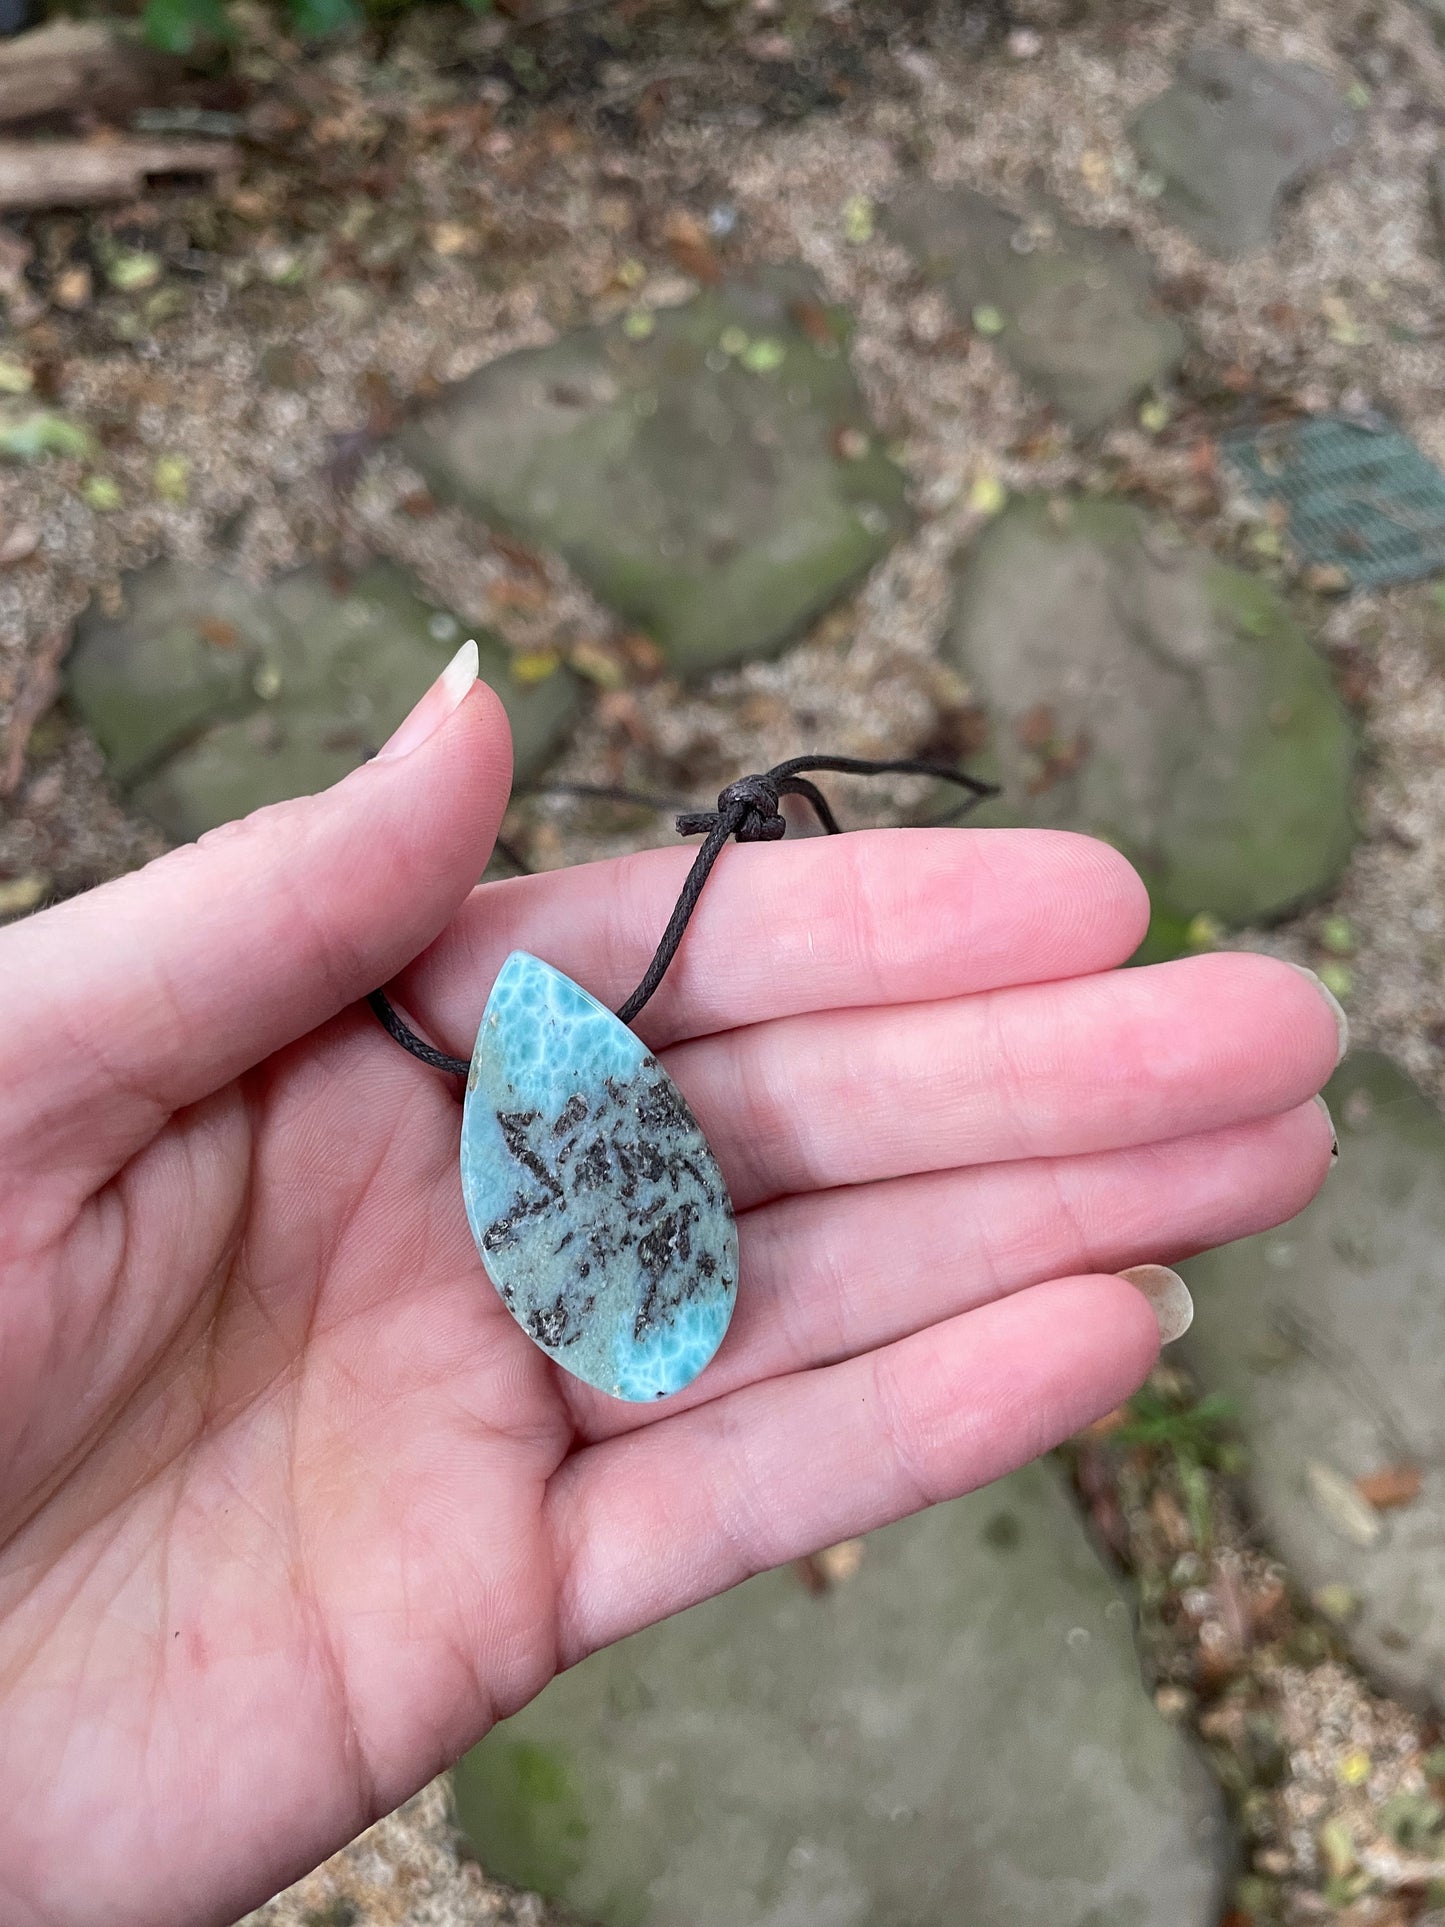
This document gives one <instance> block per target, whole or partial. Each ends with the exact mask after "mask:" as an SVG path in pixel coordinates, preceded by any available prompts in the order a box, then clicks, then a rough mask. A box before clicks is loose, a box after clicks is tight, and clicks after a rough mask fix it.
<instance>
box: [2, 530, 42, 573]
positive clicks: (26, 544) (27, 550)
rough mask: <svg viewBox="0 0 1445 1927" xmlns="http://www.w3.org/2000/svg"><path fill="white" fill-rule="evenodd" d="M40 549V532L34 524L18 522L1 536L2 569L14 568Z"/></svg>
mask: <svg viewBox="0 0 1445 1927" xmlns="http://www.w3.org/2000/svg"><path fill="white" fill-rule="evenodd" d="M39 547H40V531H39V529H38V528H36V526H35V524H34V523H33V522H16V523H14V524H13V525H12V526H11V527H10V528H8V529H6V531H5V533H4V534H3V535H0V569H11V568H14V566H15V564H16V563H17V562H23V561H24V560H25V558H26V557H27V556H30V555H34V553H35V551H36V550H37V549H38V548H39Z"/></svg>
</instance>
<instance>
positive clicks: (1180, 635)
mask: <svg viewBox="0 0 1445 1927" xmlns="http://www.w3.org/2000/svg"><path fill="white" fill-rule="evenodd" d="M945 649H946V651H947V653H948V654H949V655H950V656H951V658H952V660H953V661H954V662H955V663H956V665H957V667H958V668H959V669H960V670H961V671H962V672H963V674H964V675H965V676H966V677H967V679H968V681H969V684H970V686H971V688H972V690H973V691H974V694H975V696H976V697H977V699H978V701H979V703H980V704H981V705H982V707H983V709H984V711H985V713H986V716H987V719H988V724H989V746H988V749H987V751H986V753H985V754H984V755H983V756H982V757H980V758H979V759H978V761H977V762H976V764H975V765H974V767H976V768H977V769H978V771H979V773H980V774H985V775H990V774H991V775H993V776H995V777H996V778H997V780H999V781H1000V782H1001V783H1002V784H1003V786H1004V793H1003V795H1002V796H1001V797H1000V798H998V799H997V800H996V801H995V802H992V803H989V804H987V805H986V806H985V807H984V808H983V809H981V810H979V811H978V812H977V814H976V815H975V816H974V818H973V819H972V820H973V821H975V822H979V823H1010V824H1035V825H1042V826H1047V827H1052V828H1060V829H1073V830H1085V831H1088V832H1090V833H1091V834H1092V835H1095V836H1100V837H1103V838H1104V839H1105V840H1106V841H1108V842H1110V843H1113V844H1115V845H1116V846H1117V847H1118V848H1119V849H1121V850H1122V851H1123V852H1124V853H1125V855H1127V856H1128V857H1129V858H1130V859H1131V861H1132V862H1134V863H1135V865H1136V866H1137V867H1138V869H1139V870H1140V872H1141V874H1142V875H1143V877H1144V879H1145V881H1146V883H1147V884H1148V885H1149V889H1150V893H1151V896H1152V898H1153V902H1154V907H1155V915H1156V923H1157V926H1158V928H1159V929H1161V930H1166V931H1168V930H1172V931H1175V932H1176V933H1178V934H1180V935H1181V936H1182V933H1183V932H1184V931H1186V930H1187V929H1188V928H1189V927H1190V925H1191V924H1193V923H1194V921H1195V920H1196V919H1197V918H1199V917H1201V916H1203V917H1206V918H1210V919H1213V920H1215V921H1216V922H1218V923H1220V924H1223V925H1238V924H1245V923H1252V922H1257V921H1261V920H1267V919H1270V918H1274V917H1278V916H1280V915H1282V914H1283V913H1284V912H1285V911H1287V910H1289V909H1291V908H1292V907H1293V906H1295V905H1297V904H1300V903H1302V902H1305V901H1307V900H1308V899H1310V898H1312V897H1315V896H1318V895H1319V894H1320V893H1321V892H1322V891H1324V890H1326V889H1327V888H1328V887H1329V886H1330V884H1331V883H1333V882H1334V880H1335V879H1336V877H1337V876H1338V875H1339V873H1340V871H1341V869H1342V868H1343V866H1344V864H1345V861H1346V859H1347V858H1348V856H1349V853H1350V849H1351V847H1352V844H1353V840H1354V834H1355V828H1354V818H1353V813H1352V807H1351V787H1352V775H1353V767H1354V757H1355V736H1354V730H1353V728H1352V726H1351V724H1350V721H1349V718H1348V716H1347V714H1346V712H1345V709H1344V706H1343V704H1342V703H1341V701H1340V698H1339V696H1338V694H1337V692H1336V690H1335V688H1334V685H1333V683H1332V681H1331V678H1330V673H1329V668H1328V665H1327V664H1326V662H1325V661H1324V658H1323V657H1322V656H1321V655H1319V653H1318V652H1317V651H1316V650H1315V649H1314V648H1313V647H1312V645H1311V644H1310V642H1309V640H1308V638H1307V637H1306V636H1305V634H1304V632H1303V630H1302V629H1301V628H1300V626H1299V624H1298V623H1297V622H1296V621H1295V619H1294V617H1293V616H1292V615H1291V613H1290V611H1289V609H1288V607H1287V606H1286V604H1285V602H1284V601H1283V599H1282V598H1281V596H1280V595H1279V594H1278V592H1277V591H1276V590H1275V589H1274V588H1272V587H1271V586H1270V585H1269V584H1268V583H1266V582H1263V581H1261V580H1260V579H1259V578H1257V577H1255V576H1251V575H1248V574H1246V573H1245V572H1244V571H1242V570H1239V569H1235V568H1231V567H1228V566H1226V565H1225V564H1223V563H1221V562H1219V561H1217V560H1216V559H1215V558H1214V557H1213V556H1211V555H1209V554H1208V553H1206V552H1204V551H1202V550H1199V549H1197V548H1194V547H1192V546H1190V545H1187V544H1185V543H1183V542H1181V541H1180V540H1179V539H1178V538H1176V537H1175V536H1173V535H1172V534H1171V532H1170V531H1168V530H1166V529H1165V528H1163V527H1161V526H1160V525H1158V524H1157V523H1154V522H1152V521H1151V520H1150V519H1149V518H1148V517H1146V516H1145V515H1143V514H1142V513H1141V512H1140V511H1139V510H1137V509H1135V508H1132V507H1130V506H1127V505H1125V504H1122V503H1118V502H1108V501H1091V500H1078V501H1068V502H1053V503H1050V502H1047V501H1044V500H1042V499H1039V498H1027V499H1022V500H1020V501H1018V502H1016V503H1015V504H1013V505H1012V506H1011V507H1010V508H1008V509H1007V510H1005V512H1004V513H1003V514H1002V515H1001V516H999V518H998V519H997V520H996V521H995V522H993V523H992V524H990V526H989V527H988V528H987V529H986V530H985V531H984V533H983V534H982V535H981V536H980V537H979V538H978V540H977V541H976V542H975V543H974V544H973V546H972V547H971V548H969V549H968V550H966V551H965V553H964V554H963V555H962V557H961V558H960V561H959V564H958V582H957V594H956V600H955V605H954V611H953V617H952V623H951V627H950V630H949V633H948V636H947V638H946V641H945Z"/></svg>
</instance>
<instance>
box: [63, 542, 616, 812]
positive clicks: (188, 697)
mask: <svg viewBox="0 0 1445 1927" xmlns="http://www.w3.org/2000/svg"><path fill="white" fill-rule="evenodd" d="M122 597H123V611H122V613H120V614H118V615H115V616H104V615H100V614H93V615H88V616H86V617H85V618H84V619H83V620H82V621H81V622H80V624H79V625H78V627H77V630H76V636H75V641H74V643H73V645H72V648H71V652H70V657H69V662H68V665H67V687H68V690H69V693H70V699H71V701H72V703H73V704H74V706H75V709H76V711H77V713H78V714H79V716H80V717H81V718H82V720H83V721H84V722H85V723H86V724H87V726H88V727H89V728H90V729H91V730H92V731H93V732H94V735H95V738H96V741H97V742H98V743H99V744H100V747H101V749H102V750H103V751H104V752H105V755H106V758H107V761H108V763H109V765H110V768H111V771H112V773H113V774H114V776H115V779H116V781H117V783H118V784H119V785H120V787H121V789H122V790H123V792H124V793H125V794H126V795H127V796H128V797H130V798H131V799H132V800H133V802H134V804H135V807H136V808H137V809H138V810H140V811H142V812H143V813H144V814H145V815H147V816H150V817H153V818H154V819H155V821H156V822H157V823H159V824H160V826H161V828H162V829H163V830H165V831H166V832H167V834H168V835H170V836H172V837H175V838H176V839H178V840H181V841H184V840H186V839H188V838H191V837H196V836H200V835H201V834H202V832H203V831H205V830H209V829H213V828H214V827H215V826H216V825H217V824H218V823H227V822H230V821H231V820H232V819H233V818H234V817H238V816H244V815H246V813H247V812H248V811H250V810H253V809H257V808H259V807H260V806H261V805H262V804H264V803H271V802H277V801H279V800H280V799H281V798H283V797H289V796H304V795H307V794H309V793H310V792H311V791H313V790H318V789H324V788H326V787H328V786H329V785H330V784H332V783H335V782H337V781H339V780H340V778H341V777H343V776H344V775H345V774H346V772H347V771H348V770H349V769H352V768H354V767H355V765H356V764H357V763H358V762H360V761H361V760H362V759H363V758H364V757H366V756H368V755H373V754H374V753H375V752H376V751H377V750H378V749H379V748H380V747H381V745H382V743H383V742H384V741H385V739H386V737H387V735H388V734H389V733H390V730H391V727H392V725H393V723H394V721H395V718H396V716H397V713H398V710H402V711H404V709H405V704H406V700H407V697H408V695H413V694H414V695H420V693H421V691H422V690H424V689H425V688H426V686H427V684H428V683H429V682H430V681H431V680H432V678H433V677H435V676H436V675H438V674H439V673H440V672H441V670H442V669H443V667H444V666H445V665H446V662H447V660H448V659H449V657H451V656H452V655H453V654H454V653H455V651H456V649H457V646H458V643H459V642H460V640H461V638H462V625H461V623H460V622H459V621H458V619H457V618H456V617H455V616H454V615H450V614H448V613H447V612H446V611H444V610H439V609H436V608H434V607H432V606H431V605H430V604H428V603H427V602H426V600H425V599H424V598H423V597H422V596H421V594H420V593H419V591H418V589H417V585H416V584H415V583H414V582H413V581H411V580H410V579H409V577H408V576H407V575H406V574H405V573H404V572H403V571H402V570H400V569H398V568H396V567H395V566H394V565H393V564H391V563H388V562H374V563H371V564H370V565H369V566H368V567H366V568H365V569H363V570H362V571H361V573H360V574H359V575H357V576H355V577H352V578H349V579H348V578H347V577H346V576H345V575H344V573H342V572H340V571H330V572H328V571H326V570H324V569H320V568H316V567H313V568H310V569H304V570H301V571H299V572H298V573H297V574H295V575H290V576H286V577H283V578H282V579H281V580H280V581H278V582H276V583H274V584H272V585H271V586H270V587H267V588H264V589H256V588H253V587H251V586H250V585H249V584H247V583H245V582H242V581H241V580H240V579H239V578H236V577H230V576H225V575H221V574H217V573H215V572H213V571H210V570H199V569H195V568H188V567H186V566H185V565H184V564H176V563H171V562H156V563H153V564H152V565H151V566H150V567H149V568H148V569H145V570H143V571H142V572H141V573H140V574H138V575H136V576H135V577H133V578H130V579H129V580H127V581H126V583H125V584H124V585H123V587H122ZM473 633H475V631H473ZM477 640H478V641H479V643H480V644H481V651H482V674H483V676H484V677H485V679H486V680H487V681H488V682H489V683H490V684H491V685H492V687H493V688H494V689H495V690H497V692H498V693H499V694H500V695H501V697H502V699H503V701H504V702H505V704H506V707H507V714H508V716H509V718H510V720H511V724H512V744H513V755H514V757H515V764H516V772H517V777H518V779H519V780H525V779H526V778H528V777H530V776H532V775H534V774H535V773H536V771H537V770H538V769H539V768H540V766H541V764H542V763H543V761H544V760H545V759H546V757H547V755H548V754H549V753H550V752H551V751H552V750H554V749H555V748H556V747H557V745H558V743H559V742H560V741H561V739H562V737H563V735H564V734H565V732H566V730H567V728H568V727H569V725H570V724H571V723H572V722H574V721H575V720H576V716H577V711H578V708H579V706H580V699H579V692H578V687H577V684H576V683H575V682H574V681H573V679H572V678H571V677H570V676H568V675H567V674H566V673H565V672H563V673H558V674H549V675H548V676H546V677H545V678H544V679H542V680H539V681H537V682H534V683H529V682H527V681H524V680H523V679H522V678H521V677H520V676H519V675H518V674H517V671H516V668H515V667H514V658H513V656H512V655H511V653H510V652H509V651H508V650H507V649H505V648H504V647H503V646H502V644H501V642H500V641H499V640H498V639H497V638H496V637H495V636H491V635H488V634H487V633H486V632H485V631H482V632H481V633H480V634H479V635H478V637H477Z"/></svg>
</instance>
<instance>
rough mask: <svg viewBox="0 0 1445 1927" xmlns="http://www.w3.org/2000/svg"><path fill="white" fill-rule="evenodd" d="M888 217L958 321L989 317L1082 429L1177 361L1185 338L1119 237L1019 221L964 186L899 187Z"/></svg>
mask: <svg viewBox="0 0 1445 1927" xmlns="http://www.w3.org/2000/svg"><path fill="white" fill-rule="evenodd" d="M887 222H888V229H889V232H890V233H891V234H893V235H894V236H895V237H896V238H897V239H898V240H899V241H901V242H902V243H903V245H904V246H905V247H906V248H907V249H908V250H909V251H910V253H912V254H913V255H915V256H916V257H917V259H918V261H919V262H920V264H921V266H922V267H923V269H924V272H925V273H926V274H927V275H928V276H929V277H930V279H932V280H934V281H937V282H938V283H940V284H941V285H942V286H943V287H944V288H945V289H946V290H947V292H948V294H949V296H950V298H951V299H952V301H953V304H954V306H955V307H956V309H957V310H958V314H959V318H960V320H962V321H964V322H967V321H969V320H970V319H971V318H973V317H976V316H977V315H978V314H979V311H980V310H988V309H993V310H994V311H995V315H994V316H992V317H989V319H990V320H992V321H993V323H994V325H997V324H998V323H999V322H1001V323H1002V327H1001V328H1000V329H999V332H998V335H997V343H998V347H999V349H1000V350H1001V352H1002V353H1003V354H1004V355H1005V356H1007V358H1008V360H1009V361H1010V362H1011V363H1012V365H1013V366H1014V368H1016V369H1017V371H1018V373H1019V375H1020V376H1021V377H1022V379H1023V380H1024V381H1026V382H1028V383H1029V385H1030V386H1031V387H1033V388H1036V389H1037V390H1038V392H1039V393H1040V394H1041V395H1042V396H1043V397H1044V399H1045V400H1046V401H1048V402H1051V403H1052V404H1053V406H1054V407H1055V408H1057V409H1058V410H1059V412H1060V414H1062V415H1064V416H1066V417H1067V418H1068V419H1069V420H1070V421H1072V422H1074V423H1075V424H1076V425H1077V426H1078V427H1080V428H1083V429H1094V428H1100V427H1102V426H1103V425H1104V423H1105V422H1107V421H1109V420H1111V419H1112V418H1113V417H1114V416H1115V415H1117V414H1118V413H1119V412H1120V410H1121V409H1124V408H1126V407H1127V406H1128V404H1129V403H1130V402H1131V401H1132V400H1133V399H1134V397H1135V396H1136V395H1139V394H1141V393H1142V392H1143V391H1144V390H1145V389H1146V388H1150V387H1152V386H1153V385H1154V384H1155V383H1157V382H1162V381H1165V380H1167V378H1168V377H1169V376H1170V375H1171V374H1172V373H1173V372H1174V370H1175V368H1176V367H1177V366H1178V365H1179V362H1180V359H1181V358H1182V356H1183V354H1184V348H1185V337H1184V332H1183V330H1182V329H1181V328H1180V327H1179V325H1178V323H1177V322H1174V321H1171V320H1170V319H1169V317H1168V316H1167V315H1165V314H1164V313H1162V311H1161V310H1160V308H1159V306H1158V304H1157V302H1156V300H1155V298H1154V282H1153V274H1152V271H1151V269H1150V267H1149V263H1148V261H1147V260H1146V258H1145V257H1144V256H1143V255H1142V254H1141V253H1140V252H1139V250H1138V249H1137V248H1136V247H1135V246H1134V245H1133V243H1132V242H1130V241H1128V240H1126V239H1124V238H1123V237H1122V236H1120V235H1116V234H1106V233H1102V232H1100V231H1098V230H1095V229H1091V228H1080V227H1074V226H1071V225H1070V224H1069V223H1068V222H1066V221H1065V220H1063V219H1062V217H1061V216H1060V215H1059V214H1057V213H1056V212H1054V211H1052V210H1048V211H1045V212H1043V213H1040V214H1038V215H1036V216H1034V217H1032V218H1020V217H1018V216H1016V215H1013V214H1010V213H1009V212H1008V211H1007V210H1006V209H1004V208H1001V207H998V206H996V205H995V204H994V203H993V202H992V201H988V200H985V199H984V197H983V196H982V195H981V194H975V193H973V192H972V191H971V190H970V189H968V188H962V187H934V186H932V185H931V184H929V183H927V182H920V183H917V184H915V185H912V186H910V187H907V188H905V189H904V190H903V191H902V192H901V193H900V194H899V195H898V196H897V198H896V199H895V200H894V202H893V204H892V206H891V207H890V209H889V210H888V215H887Z"/></svg>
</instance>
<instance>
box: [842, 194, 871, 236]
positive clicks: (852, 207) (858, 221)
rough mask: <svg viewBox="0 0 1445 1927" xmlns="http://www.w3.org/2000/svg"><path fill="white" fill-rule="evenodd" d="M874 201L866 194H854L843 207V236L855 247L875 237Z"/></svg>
mask: <svg viewBox="0 0 1445 1927" xmlns="http://www.w3.org/2000/svg"><path fill="white" fill-rule="evenodd" d="M873 229H874V219H873V203H872V202H871V201H870V200H869V198H868V196H867V195H866V194H854V195H851V196H850V197H849V199H848V200H847V202H845V204H844V207H843V238H844V239H845V240H846V241H851V242H852V243H853V245H854V247H861V246H862V245H863V243H864V242H865V241H871V240H872V239H873Z"/></svg>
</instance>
